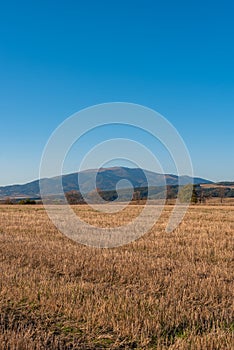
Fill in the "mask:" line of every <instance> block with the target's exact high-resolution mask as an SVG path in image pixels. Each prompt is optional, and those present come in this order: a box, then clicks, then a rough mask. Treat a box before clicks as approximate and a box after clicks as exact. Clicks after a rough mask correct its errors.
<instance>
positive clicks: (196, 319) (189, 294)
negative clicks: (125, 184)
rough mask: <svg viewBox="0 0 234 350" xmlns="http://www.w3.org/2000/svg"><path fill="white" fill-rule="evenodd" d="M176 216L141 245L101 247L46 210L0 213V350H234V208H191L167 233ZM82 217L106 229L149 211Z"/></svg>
mask: <svg viewBox="0 0 234 350" xmlns="http://www.w3.org/2000/svg"><path fill="white" fill-rule="evenodd" d="M171 209H172V207H171V206H166V207H165V210H164V211H163V213H162V215H161V217H160V219H159V222H158V224H157V225H156V226H155V227H154V228H152V229H151V231H150V232H148V233H147V234H146V235H145V236H143V237H142V238H141V239H139V240H137V241H136V242H133V243H131V244H129V245H126V246H123V247H118V248H112V249H98V248H90V247H86V246H82V245H79V244H77V243H75V242H73V241H71V240H69V239H68V238H66V237H65V236H63V235H62V234H61V233H59V232H58V231H57V229H56V228H55V227H54V226H53V224H52V223H51V222H50V220H49V219H48V217H47V215H46V212H45V211H44V209H43V207H42V206H38V205H36V206H23V205H21V206H20V205H13V206H6V205H2V206H0V249H1V252H0V271H1V275H0V349H9V350H14V349H23V350H24V349H25V350H27V349H28V350H33V349H61V350H63V349H201V350H203V349H211V350H215V349H217V350H218V349H219V350H220V349H233V340H234V338H233V332H234V317H233V305H234V304H233V291H234V283H233V282H234V277H233V276H234V266H233V265H234V264H233V262H234V256H233V243H234V240H233V236H234V206H228V205H225V206H212V205H209V206H201V205H196V206H191V207H190V209H189V211H188V212H187V214H186V216H185V219H184V220H183V222H182V223H181V224H180V226H179V227H178V228H177V229H176V230H175V231H174V232H173V233H165V227H166V224H167V221H168V218H169V215H170V211H171ZM75 210H77V212H79V213H80V215H81V216H82V217H83V218H87V219H88V220H91V221H92V222H94V223H100V224H101V225H104V226H105V224H107V225H108V220H111V222H112V223H114V222H115V220H116V225H118V223H119V222H121V221H123V222H124V221H125V220H127V219H128V218H129V217H133V216H136V215H137V214H138V212H139V210H140V208H139V207H138V206H134V205H131V206H129V207H128V208H127V209H126V210H125V211H124V212H123V213H122V214H121V215H122V216H113V215H112V216H111V217H109V219H108V218H107V219H106V221H105V220H104V219H103V216H100V215H99V214H98V213H97V212H94V211H92V210H90V209H88V207H87V206H76V207H75ZM103 220H104V221H103Z"/></svg>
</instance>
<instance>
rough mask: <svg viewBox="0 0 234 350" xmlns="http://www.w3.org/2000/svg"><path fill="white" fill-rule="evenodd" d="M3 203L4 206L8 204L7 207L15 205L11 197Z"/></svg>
mask: <svg viewBox="0 0 234 350" xmlns="http://www.w3.org/2000/svg"><path fill="white" fill-rule="evenodd" d="M3 203H4V204H7V205H9V204H14V202H13V200H12V199H11V198H10V197H7V198H6V199H5V200H4V202H3Z"/></svg>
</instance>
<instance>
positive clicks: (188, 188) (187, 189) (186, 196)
mask: <svg viewBox="0 0 234 350" xmlns="http://www.w3.org/2000/svg"><path fill="white" fill-rule="evenodd" d="M178 197H179V200H180V202H181V203H193V204H196V203H197V202H198V195H197V192H196V186H195V185H192V184H188V185H185V186H183V187H182V188H180V190H179V193H178Z"/></svg>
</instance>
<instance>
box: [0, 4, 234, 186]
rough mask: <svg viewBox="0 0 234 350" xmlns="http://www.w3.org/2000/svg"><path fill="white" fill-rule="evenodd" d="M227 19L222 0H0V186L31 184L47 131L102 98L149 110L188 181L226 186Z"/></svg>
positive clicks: (231, 74) (230, 58)
mask: <svg viewBox="0 0 234 350" xmlns="http://www.w3.org/2000/svg"><path fill="white" fill-rule="evenodd" d="M233 18H234V2H233V1H232V0H223V1H216V0H214V1H209V0H208V1H204V0H203V1H201V0H197V1H187V0H178V1H174V0H169V1H167V0H165V1H162V0H161V1H157V0H154V1H153V0H152V1H149V0H144V1H143V0H142V1H138V0H134V1H133V0H132V1H130V0H124V1H123V0H118V1H110V0H109V1H107V0H106V1H102V0H100V1H94V0H93V1H89V0H87V1H79V0H68V1H65V0H63V1H60V0H57V1H52V0H41V1H31V0H30V1H25V0H22V1H16V0H13V1H1V2H0V118H1V119H0V120H1V129H0V162H1V172H0V185H7V184H12V183H24V182H28V181H30V180H33V179H36V178H38V173H39V163H40V158H41V154H42V151H43V148H44V146H45V143H46V142H47V139H48V138H49V136H50V134H51V133H52V131H53V130H54V129H55V128H56V127H57V126H58V125H59V124H60V123H61V122H62V121H63V120H64V119H66V118H67V117H68V116H70V115H71V114H73V113H75V112H77V111H78V110H80V109H82V108H85V107H88V106H91V105H94V104H98V103H103V102H112V101H123V102H133V103H138V104H142V105H145V106H148V107H150V108H153V109H155V110H157V111H158V112H159V113H161V114H162V115H164V116H165V117H166V118H167V119H168V120H169V121H170V122H171V123H172V124H173V125H174V126H175V127H176V128H177V130H178V131H179V133H180V134H181V136H182V137H183V139H184V141H185V142H186V144H187V147H188V149H189V151H190V154H191V157H192V161H193V165H194V170H195V175H196V176H201V177H205V178H208V179H211V180H215V181H218V180H232V181H234V162H233V151H234V137H233V132H234V21H233ZM107 132H108V133H109V132H110V131H108V130H107ZM103 135H104V139H105V138H106V136H107V134H105V130H103ZM92 137H95V136H93V135H92ZM98 137H100V135H99V136H98ZM92 140H93V138H92ZM145 142H146V143H147V139H146V138H145ZM87 144H88V140H87V143H86V146H87ZM83 151H84V149H83ZM78 152H79V150H78ZM74 155H75V152H74ZM149 168H150V165H149ZM166 168H167V167H166ZM68 169H69V170H74V171H75V170H76V169H72V166H71V163H70V168H69V167H68ZM166 170H167V171H168V172H170V171H171V172H172V171H173V169H170V168H167V169H166Z"/></svg>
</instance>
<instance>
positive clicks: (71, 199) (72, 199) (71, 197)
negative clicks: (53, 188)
mask: <svg viewBox="0 0 234 350" xmlns="http://www.w3.org/2000/svg"><path fill="white" fill-rule="evenodd" d="M65 196H66V199H67V201H68V203H69V204H85V201H84V199H83V197H82V194H81V193H80V192H79V191H69V192H66V193H65Z"/></svg>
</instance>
